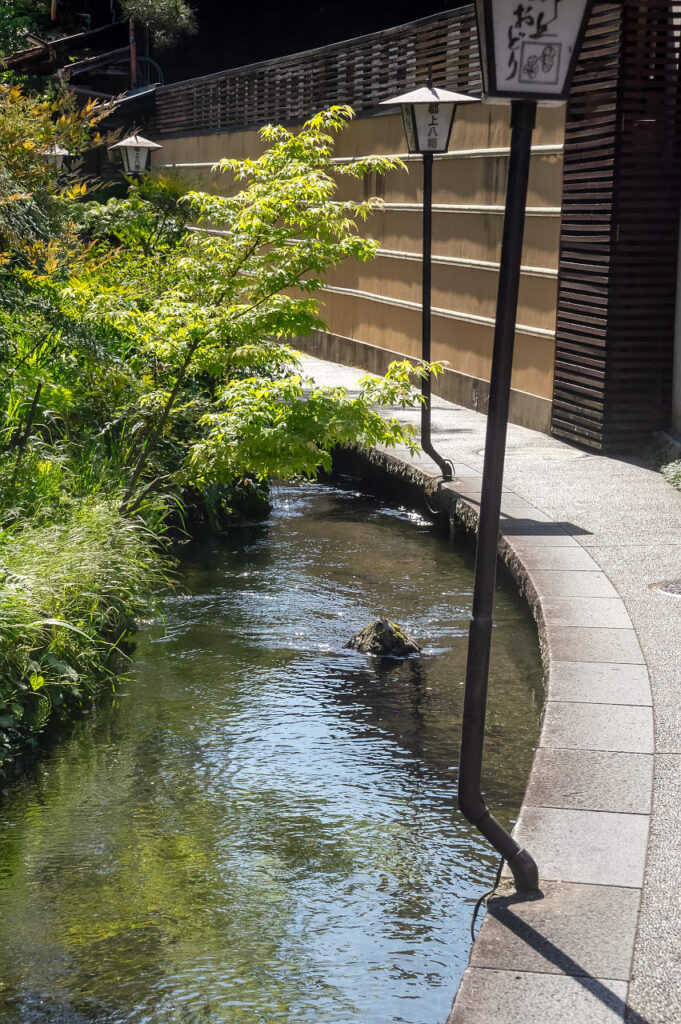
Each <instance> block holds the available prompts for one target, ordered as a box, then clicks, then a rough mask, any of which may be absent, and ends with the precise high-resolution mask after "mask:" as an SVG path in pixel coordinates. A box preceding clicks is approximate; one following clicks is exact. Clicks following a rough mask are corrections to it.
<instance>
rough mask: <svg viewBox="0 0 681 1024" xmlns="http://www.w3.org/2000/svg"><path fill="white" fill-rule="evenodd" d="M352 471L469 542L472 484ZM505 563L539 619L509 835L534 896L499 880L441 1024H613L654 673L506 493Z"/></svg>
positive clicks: (629, 949)
mask: <svg viewBox="0 0 681 1024" xmlns="http://www.w3.org/2000/svg"><path fill="white" fill-rule="evenodd" d="M352 459H353V463H354V464H355V466H356V468H357V469H359V470H360V472H361V473H362V475H364V476H365V477H368V476H373V477H374V478H375V477H376V476H384V477H387V478H388V479H390V480H392V481H394V482H398V483H400V484H402V485H403V486H405V487H406V488H407V489H408V490H410V491H411V492H412V493H420V494H421V495H423V496H426V497H427V500H428V502H429V504H430V505H431V506H433V507H436V508H438V510H439V511H441V512H442V513H445V514H447V515H448V516H449V518H450V522H451V523H452V524H457V525H463V526H464V527H465V528H467V529H469V530H475V529H476V525H477V518H478V503H479V498H480V476H479V474H477V473H475V472H471V474H470V475H469V476H462V477H461V478H460V479H455V480H454V481H452V482H451V483H442V481H441V480H440V479H439V478H438V477H436V476H435V475H434V472H433V470H431V467H430V465H429V464H428V462H427V460H416V459H414V460H412V459H411V458H410V456H409V455H408V453H406V452H405V453H400V452H398V453H397V454H393V453H392V452H391V453H389V452H385V451H379V450H373V451H371V452H355V453H354V454H353V457H352ZM419 463H421V464H420V465H419ZM426 467H427V468H426ZM499 556H500V558H501V559H502V560H503V561H504V562H505V564H506V565H507V566H508V568H509V570H510V572H511V574H512V575H513V577H514V579H515V580H516V582H517V583H518V585H519V587H520V590H521V592H522V593H523V594H524V596H525V598H526V599H527V601H528V604H529V606H530V608H531V610H532V613H533V615H534V618H535V620H536V622H537V627H538V632H539V641H540V647H541V654H542V661H543V665H544V674H545V680H546V704H545V709H544V718H543V723H542V729H541V735H540V739H539V743H538V746H537V750H536V754H535V758H534V762H533V765H532V769H531V772H530V777H529V780H528V784H527V789H526V792H525V797H524V800H523V804H522V807H521V810H520V814H519V818H518V822H517V824H516V826H515V828H514V835H515V836H516V838H517V839H518V841H519V842H520V843H521V845H523V846H526V847H527V848H528V849H529V850H530V851H531V852H532V854H533V856H534V857H535V859H536V860H537V863H538V865H539V871H540V878H541V888H542V893H543V898H541V899H538V900H527V899H521V898H520V897H518V896H516V895H515V894H514V893H513V890H512V886H511V884H510V881H509V876H508V871H507V870H506V873H505V874H506V877H505V878H504V879H502V883H501V886H500V889H499V893H500V894H499V895H498V896H496V897H495V898H494V899H492V900H491V901H490V903H489V908H488V913H487V915H486V917H485V920H484V922H483V925H482V927H481V929H480V932H479V934H478V937H477V939H476V941H475V943H474V945H473V948H472V951H471V956H470V962H469V966H468V968H467V969H466V971H465V973H464V976H463V979H462V982H461V985H460V987H459V991H458V993H457V994H456V998H455V1000H454V1004H453V1006H452V1010H451V1013H450V1015H449V1018H448V1020H447V1024H490V1022H492V1021H493V1022H494V1024H516V1022H518V1021H521V1020H522V1021H527V1022H530V1024H532V1022H535V1021H536V1022H538V1024H562V1022H563V1021H565V1022H569V1024H601V1022H604V1024H610V1022H613V1021H622V1020H624V1019H625V1017H626V1014H627V990H628V984H629V980H630V977H631V967H632V958H633V952H634V942H635V938H636V928H637V921H638V913H639V907H640V902H641V889H642V885H643V875H644V867H645V858H646V849H647V843H648V831H649V824H650V811H651V794H652V786H653V753H654V746H653V716H652V699H651V692H650V685H649V678H648V669H647V667H646V663H645V659H644V657H643V654H642V652H641V648H640V646H639V643H638V638H637V636H636V632H635V630H634V628H633V626H632V623H631V621H630V619H629V616H628V614H627V611H626V608H625V606H624V603H623V602H622V600H621V598H620V597H619V595H618V594H617V592H616V590H615V589H614V587H613V586H612V584H611V583H610V581H609V580H608V578H607V577H606V576H605V574H604V573H603V572H602V571H601V569H600V567H599V566H598V565H597V564H596V562H595V561H594V560H593V559H592V558H591V555H590V554H589V553H588V552H587V551H586V550H585V549H584V548H583V547H582V546H581V545H580V544H578V542H577V541H576V540H575V537H574V535H572V534H571V533H570V528H569V526H568V527H567V528H566V526H565V525H563V524H561V523H555V522H553V521H551V520H550V519H549V518H548V517H547V516H546V515H544V514H543V513H542V512H541V511H540V510H539V509H536V508H534V507H533V506H532V505H531V504H530V503H529V502H527V501H526V500H525V499H523V498H522V497H520V496H518V495H516V494H514V493H513V492H512V491H504V494H503V497H502V522H501V530H500V539H499ZM492 810H493V808H492ZM634 1019H635V1018H634ZM643 1024H645V1022H643Z"/></svg>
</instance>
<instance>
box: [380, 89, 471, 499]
mask: <svg viewBox="0 0 681 1024" xmlns="http://www.w3.org/2000/svg"><path fill="white" fill-rule="evenodd" d="M477 102H479V100H478V99H477V97H475V96H466V95H464V94H463V93H458V92H449V91H448V90H447V89H440V88H436V87H435V86H434V85H433V83H432V79H431V77H430V75H429V79H428V85H427V86H424V87H423V88H422V89H415V90H414V91H413V92H407V93H404V95H402V96H395V97H394V98H393V99H390V100H383V101H382V103H381V106H400V107H401V108H402V120H403V122H404V134H405V135H406V137H407V148H408V150H409V152H410V153H420V154H421V156H422V157H423V261H422V281H423V286H422V300H421V358H422V359H423V360H424V362H430V319H431V316H430V304H431V303H430V294H431V251H432V220H433V216H432V206H433V154H434V153H446V152H447V148H448V146H449V137H450V135H451V134H452V125H453V124H454V115H455V113H456V108H457V106H458V104H459V103H477ZM421 394H422V396H423V401H422V403H421V447H422V448H423V450H424V452H426V453H427V454H428V455H430V457H431V459H432V460H433V462H435V463H436V464H437V465H438V466H439V468H440V471H441V473H442V477H443V479H444V480H451V478H452V469H453V467H452V464H451V462H448V461H447V460H446V459H443V457H442V456H441V455H439V454H438V453H437V452H436V451H435V449H434V448H433V444H432V441H431V429H430V421H431V415H430V406H431V382H430V374H427V375H426V376H425V377H422V378H421Z"/></svg>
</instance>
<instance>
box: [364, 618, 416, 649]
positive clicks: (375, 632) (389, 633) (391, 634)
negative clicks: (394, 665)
mask: <svg viewBox="0 0 681 1024" xmlns="http://www.w3.org/2000/svg"><path fill="white" fill-rule="evenodd" d="M347 646H348V647H352V648H354V650H356V651H360V652H361V653H362V654H374V655H376V656H378V657H382V658H406V656H407V655H408V654H418V653H419V651H420V650H421V645H420V644H417V642H416V640H414V639H413V638H412V637H410V636H409V634H408V633H405V631H404V630H403V629H402V627H401V626H398V624H397V623H396V622H390V621H389V620H388V619H383V618H379V619H374V621H373V622H371V623H370V624H369V625H368V626H365V627H364V629H362V630H360V632H359V633H358V634H357V636H355V637H353V638H352V640H350V641H349V642H348V644H347Z"/></svg>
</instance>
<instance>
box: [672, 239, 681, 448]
mask: <svg viewBox="0 0 681 1024" xmlns="http://www.w3.org/2000/svg"><path fill="white" fill-rule="evenodd" d="M672 430H673V431H674V433H676V434H679V435H681V225H680V226H679V255H678V262H677V270H676V318H675V323H674V368H673V371H672Z"/></svg>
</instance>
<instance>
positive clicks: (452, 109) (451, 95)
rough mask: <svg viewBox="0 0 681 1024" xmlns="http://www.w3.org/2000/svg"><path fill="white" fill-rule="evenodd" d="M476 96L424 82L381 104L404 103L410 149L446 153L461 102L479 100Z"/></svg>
mask: <svg viewBox="0 0 681 1024" xmlns="http://www.w3.org/2000/svg"><path fill="white" fill-rule="evenodd" d="M477 102H478V99H477V97H475V96H466V95H465V93H460V92H449V90H447V89H437V88H435V87H434V86H431V85H428V86H424V87H423V88H422V89H414V91H413V92H405V93H403V94H402V95H401V96H395V97H393V99H390V100H383V101H382V102H381V106H382V107H385V106H392V107H397V106H399V107H401V109H402V120H403V121H404V134H405V135H406V137H407V149H408V150H409V152H410V153H446V152H447V147H448V146H449V137H450V135H451V134H452V125H453V124H454V115H455V113H456V108H457V106H458V105H459V103H477Z"/></svg>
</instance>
